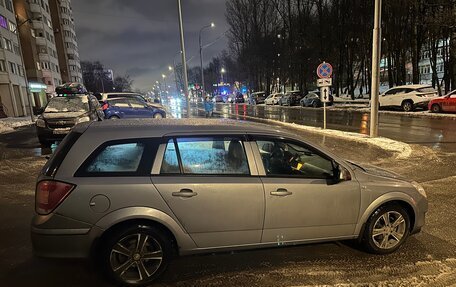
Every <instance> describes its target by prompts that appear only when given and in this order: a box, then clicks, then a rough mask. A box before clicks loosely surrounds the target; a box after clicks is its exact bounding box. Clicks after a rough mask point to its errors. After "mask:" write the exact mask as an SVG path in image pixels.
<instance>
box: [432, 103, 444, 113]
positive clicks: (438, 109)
mask: <svg viewBox="0 0 456 287" xmlns="http://www.w3.org/2000/svg"><path fill="white" fill-rule="evenodd" d="M441 111H442V108H441V107H440V105H439V104H433V105H432V106H431V112H432V113H440V112H441Z"/></svg>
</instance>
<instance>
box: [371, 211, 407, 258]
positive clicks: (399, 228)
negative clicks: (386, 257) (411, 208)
mask: <svg viewBox="0 0 456 287" xmlns="http://www.w3.org/2000/svg"><path fill="white" fill-rule="evenodd" d="M409 234H410V217H409V215H408V213H407V211H406V210H405V209H404V208H403V207H401V206H399V205H397V204H391V205H383V206H381V207H379V208H378V209H377V210H376V211H375V212H374V213H373V214H372V215H371V216H370V218H369V220H368V221H367V223H366V226H365V229H364V234H363V237H362V244H363V246H364V248H365V249H366V250H367V251H368V252H370V253H374V254H389V253H392V252H394V251H396V250H397V249H399V248H400V247H401V245H402V244H403V243H404V242H405V240H406V239H407V237H408V236H409Z"/></svg>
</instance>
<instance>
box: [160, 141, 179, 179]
mask: <svg viewBox="0 0 456 287" xmlns="http://www.w3.org/2000/svg"><path fill="white" fill-rule="evenodd" d="M160 173H161V174H176V173H180V169H179V161H178V159H177V152H176V147H175V145H174V141H173V140H169V142H168V144H167V145H166V150H165V155H164V157H163V162H162V166H161V170H160Z"/></svg>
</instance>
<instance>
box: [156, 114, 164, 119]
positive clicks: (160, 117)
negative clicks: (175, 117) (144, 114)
mask: <svg viewBox="0 0 456 287" xmlns="http://www.w3.org/2000/svg"><path fill="white" fill-rule="evenodd" d="M154 119H163V115H162V114H160V113H156V114H154Z"/></svg>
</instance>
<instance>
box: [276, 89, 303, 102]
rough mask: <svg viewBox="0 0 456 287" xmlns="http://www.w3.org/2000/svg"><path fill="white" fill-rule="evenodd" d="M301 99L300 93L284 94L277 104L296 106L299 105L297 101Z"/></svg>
mask: <svg viewBox="0 0 456 287" xmlns="http://www.w3.org/2000/svg"><path fill="white" fill-rule="evenodd" d="M301 99H302V94H301V92H300V91H291V92H286V93H285V95H284V96H283V97H282V98H281V99H280V101H279V104H280V105H281V106H296V105H299V101H300V100H301Z"/></svg>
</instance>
